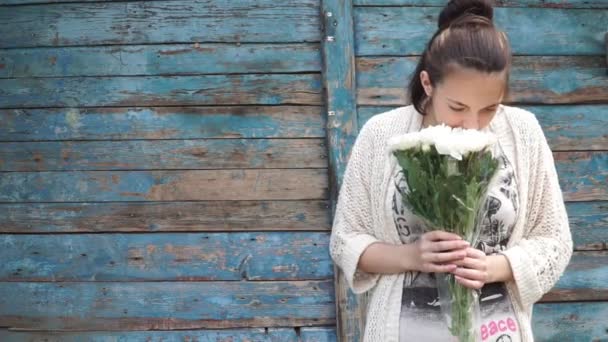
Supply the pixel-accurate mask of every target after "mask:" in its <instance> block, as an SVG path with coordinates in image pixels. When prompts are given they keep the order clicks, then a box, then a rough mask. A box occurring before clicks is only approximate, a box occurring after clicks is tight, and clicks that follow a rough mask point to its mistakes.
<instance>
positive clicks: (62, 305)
mask: <svg viewBox="0 0 608 342" xmlns="http://www.w3.org/2000/svg"><path fill="white" fill-rule="evenodd" d="M0 293H2V294H3V296H2V297H0V322H2V326H3V327H6V328H16V329H32V330H58V329H63V330H173V329H201V328H204V329H218V328H242V327H248V328H254V327H297V326H314V325H330V324H335V302H334V298H333V297H334V287H333V280H324V281H291V282H261V281H256V282H248V281H232V282H125V283H116V282H108V283H104V282H94V283H92V282H84V283H72V282H64V283H21V282H2V283H0Z"/></svg>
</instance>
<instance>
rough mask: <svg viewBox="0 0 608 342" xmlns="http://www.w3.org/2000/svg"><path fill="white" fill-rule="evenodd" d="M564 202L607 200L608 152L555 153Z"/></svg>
mask: <svg viewBox="0 0 608 342" xmlns="http://www.w3.org/2000/svg"><path fill="white" fill-rule="evenodd" d="M553 156H554V159H555V167H556V169H557V173H558V177H559V183H560V186H561V188H562V191H563V193H564V200H566V201H595V200H603V201H605V200H608V152H605V151H602V152H555V153H553Z"/></svg>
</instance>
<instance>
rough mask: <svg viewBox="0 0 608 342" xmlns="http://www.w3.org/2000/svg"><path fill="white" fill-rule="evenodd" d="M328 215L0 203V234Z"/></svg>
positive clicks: (260, 227) (307, 226)
mask: <svg viewBox="0 0 608 342" xmlns="http://www.w3.org/2000/svg"><path fill="white" fill-rule="evenodd" d="M330 215H331V214H330V209H329V202H328V201H326V200H301V201H202V202H179V201H175V202H147V203H146V202H131V203H128V202H125V203H27V204H0V217H2V218H3V219H2V220H0V233H74V232H82V233H86V232H173V231H188V232H195V231H210V232H213V231H253V230H255V231H278V230H286V231H303V230H304V231H327V230H330V229H331V217H330ZM596 231H599V229H596ZM591 237H593V236H590V238H591Z"/></svg>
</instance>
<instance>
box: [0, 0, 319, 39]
mask: <svg viewBox="0 0 608 342" xmlns="http://www.w3.org/2000/svg"><path fill="white" fill-rule="evenodd" d="M277 28H280V29H277ZM0 32H3V33H4V34H2V35H0V48H15V47H39V46H72V45H78V46H84V45H109V44H116V45H122V44H149V43H189V42H236V43H241V42H242V43H244V42H261V43H270V42H272V43H286V42H318V41H319V1H318V0H301V1H288V2H282V3H281V4H280V5H277V3H276V2H275V1H273V0H258V1H255V2H251V1H245V0H233V1H222V0H202V1H188V0H178V1H132V2H129V1H127V2H123V1H120V2H106V3H79V4H70V3H59V4H43V5H34V6H16V7H11V8H10V10H3V11H0Z"/></svg>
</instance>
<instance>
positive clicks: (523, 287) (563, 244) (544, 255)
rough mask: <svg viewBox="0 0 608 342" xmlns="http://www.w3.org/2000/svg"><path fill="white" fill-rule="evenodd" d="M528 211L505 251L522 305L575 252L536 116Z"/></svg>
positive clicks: (530, 300) (551, 283) (552, 279)
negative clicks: (515, 241) (516, 240)
mask: <svg viewBox="0 0 608 342" xmlns="http://www.w3.org/2000/svg"><path fill="white" fill-rule="evenodd" d="M528 133H529V134H531V136H529V137H528V138H530V139H529V141H530V146H529V151H530V155H529V158H530V161H529V165H530V174H529V176H530V182H529V187H528V191H529V194H528V206H527V207H528V208H529V209H528V214H527V217H526V223H525V225H526V228H525V233H524V236H523V238H522V240H521V241H520V242H519V243H518V244H517V245H515V246H513V247H512V248H509V249H507V250H506V251H504V252H503V254H504V255H505V256H506V257H507V259H508V260H509V263H510V265H511V268H512V271H513V278H514V280H515V283H516V285H517V289H518V292H519V295H520V299H521V302H522V305H523V306H524V307H529V306H530V305H532V304H534V303H535V302H536V301H538V300H539V299H540V298H541V297H542V296H543V295H544V294H545V293H547V292H549V291H550V290H551V288H552V287H553V286H554V285H555V283H556V282H557V280H558V279H559V278H560V276H561V275H562V273H563V272H564V270H565V269H566V266H567V265H568V262H569V261H570V257H571V255H572V236H571V233H570V226H569V223H568V214H567V212H566V208H565V205H564V200H563V197H562V192H561V189H560V185H559V181H558V176H557V172H556V170H555V163H554V160H553V155H552V152H551V150H550V148H549V145H548V144H547V140H546V138H545V136H544V134H543V132H542V129H541V128H540V125H539V124H538V122H537V121H536V120H534V125H532V127H530V131H529V132H528Z"/></svg>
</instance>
